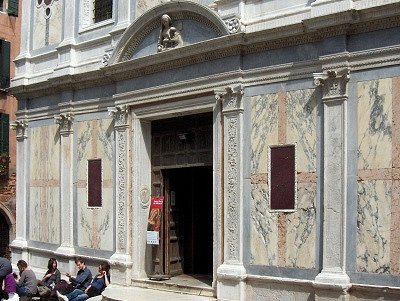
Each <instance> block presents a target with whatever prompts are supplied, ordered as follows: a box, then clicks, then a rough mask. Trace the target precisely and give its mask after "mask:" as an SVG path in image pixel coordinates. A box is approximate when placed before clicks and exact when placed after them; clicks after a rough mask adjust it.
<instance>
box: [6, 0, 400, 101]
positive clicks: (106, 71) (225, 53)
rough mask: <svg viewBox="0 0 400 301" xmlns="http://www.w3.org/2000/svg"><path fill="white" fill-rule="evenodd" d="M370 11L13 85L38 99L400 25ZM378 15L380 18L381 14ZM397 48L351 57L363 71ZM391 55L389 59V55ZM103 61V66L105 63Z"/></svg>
mask: <svg viewBox="0 0 400 301" xmlns="http://www.w3.org/2000/svg"><path fill="white" fill-rule="evenodd" d="M392 6H393V5H392ZM397 7H400V3H399V4H398V5H397V6H394V8H393V9H394V10H395V8H397ZM370 14H372V13H368V12H365V13H364V14H358V19H357V20H352V22H347V23H343V24H341V25H338V26H330V27H323V28H317V29H316V28H315V27H313V28H312V30H310V27H308V25H309V24H310V23H308V25H307V24H305V23H303V24H297V25H290V26H284V27H282V28H274V29H269V30H264V31H260V32H255V33H247V34H246V33H237V34H233V35H228V36H223V37H219V38H216V39H213V40H209V41H205V42H202V43H198V44H192V45H189V46H185V47H182V48H179V49H176V50H170V51H168V52H164V53H158V54H155V55H151V56H147V57H142V58H139V59H136V60H131V61H126V62H121V63H116V64H114V65H111V66H106V67H103V68H101V69H98V70H95V71H90V72H85V73H78V74H74V75H65V76H60V77H56V78H54V77H53V78H51V77H50V78H49V79H48V80H46V81H42V82H38V83H35V84H28V85H19V86H14V87H12V94H13V95H15V96H16V97H18V98H20V99H26V98H35V97H37V96H43V95H49V94H55V93H57V92H61V91H65V90H79V89H82V88H85V87H94V86H100V85H108V84H112V83H114V82H117V81H119V80H124V79H128V78H134V77H140V76H144V75H147V74H152V73H157V72H161V71H164V70H172V69H176V68H180V67H185V66H190V65H193V64H198V63H202V62H207V61H212V60H216V59H220V58H224V57H230V56H236V55H243V54H249V53H257V52H262V51H267V50H270V49H279V48H284V47H290V46H295V45H301V44H305V43H312V42H316V41H320V40H323V39H325V38H328V37H333V36H338V35H344V34H354V33H362V32H369V31H373V30H375V29H384V28H391V27H396V26H399V27H400V14H399V15H394V16H391V17H388V18H386V19H374V20H372V21H371V20H366V18H367V16H368V15H370ZM378 15H379V16H380V15H381V13H380V14H378ZM360 16H361V17H360ZM373 16H375V15H373ZM317 23H318V22H317ZM394 48H396V47H392V48H382V49H374V50H367V51H362V52H359V53H351V54H350V55H349V58H350V60H351V61H352V62H354V64H355V65H356V67H357V69H363V68H364V67H363V66H365V68H371V67H373V66H380V65H382V64H388V63H396V62H397V61H398V59H397V56H396V55H395V53H393V51H394ZM386 55H388V56H389V57H386ZM370 57H373V60H372V61H371V60H370V59H369V58H370ZM385 62H386V63H385ZM99 65H101V64H100V63H99ZM350 67H351V63H350ZM315 71H317V70H315ZM282 78H284V77H282ZM30 80H31V79H28V78H26V79H25V81H21V82H29V81H30Z"/></svg>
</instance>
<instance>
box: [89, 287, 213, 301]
mask: <svg viewBox="0 0 400 301" xmlns="http://www.w3.org/2000/svg"><path fill="white" fill-rule="evenodd" d="M89 300H90V301H92V299H89ZM102 300H103V301H138V300H140V301H163V300H171V301H215V300H216V299H215V298H212V297H204V296H195V295H189V294H184V293H175V292H169V291H162V290H155V289H148V288H140V287H133V286H129V287H125V286H117V285H113V284H110V285H109V287H107V289H106V290H105V291H104V292H103V299H102ZM93 301H95V300H93Z"/></svg>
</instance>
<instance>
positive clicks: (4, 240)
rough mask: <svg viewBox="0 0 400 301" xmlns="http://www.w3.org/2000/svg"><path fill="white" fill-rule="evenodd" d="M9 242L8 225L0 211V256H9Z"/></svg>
mask: <svg viewBox="0 0 400 301" xmlns="http://www.w3.org/2000/svg"><path fill="white" fill-rule="evenodd" d="M9 243H10V226H9V225H8V223H7V219H6V218H5V216H4V215H3V214H2V213H1V212H0V256H2V257H7V258H8V257H9V256H10V254H9V253H10V251H9Z"/></svg>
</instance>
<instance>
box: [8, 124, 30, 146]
mask: <svg viewBox="0 0 400 301" xmlns="http://www.w3.org/2000/svg"><path fill="white" fill-rule="evenodd" d="M10 126H11V128H12V129H14V130H15V131H16V136H17V140H18V141H22V140H24V139H26V138H28V136H27V135H26V128H27V127H28V122H27V121H26V120H15V121H14V122H13V123H11V124H10Z"/></svg>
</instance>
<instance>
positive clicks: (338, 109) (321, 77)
mask: <svg viewBox="0 0 400 301" xmlns="http://www.w3.org/2000/svg"><path fill="white" fill-rule="evenodd" d="M314 79H315V84H316V85H318V86H321V87H322V103H323V110H324V111H323V112H324V125H323V127H324V128H323V134H324V143H323V162H324V163H323V166H324V167H323V168H324V170H323V175H324V178H323V189H324V193H323V206H324V207H323V209H324V210H323V211H324V217H323V225H322V227H323V237H322V247H323V258H322V271H321V273H319V274H318V275H317V277H316V278H315V282H316V288H317V300H344V299H346V292H347V289H348V288H349V287H350V278H349V276H348V275H347V274H346V250H347V248H346V206H347V204H346V201H347V200H346V169H347V145H346V132H347V128H346V125H347V110H346V106H347V102H346V101H347V98H348V96H347V82H348V80H349V71H348V70H343V71H341V72H336V71H326V72H324V73H315V74H314ZM332 294H333V295H332Z"/></svg>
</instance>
